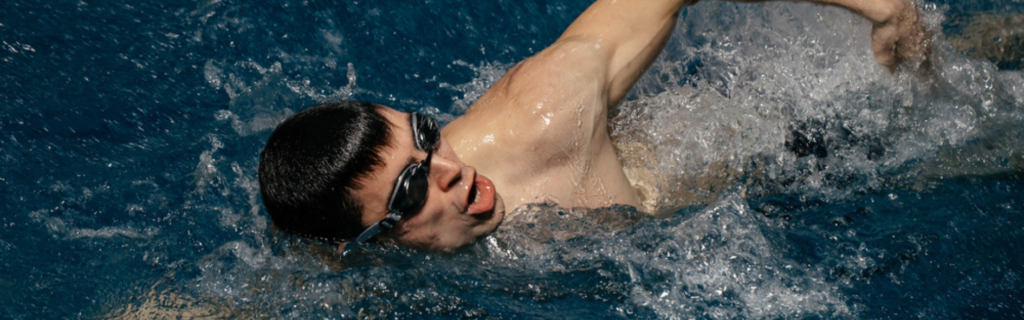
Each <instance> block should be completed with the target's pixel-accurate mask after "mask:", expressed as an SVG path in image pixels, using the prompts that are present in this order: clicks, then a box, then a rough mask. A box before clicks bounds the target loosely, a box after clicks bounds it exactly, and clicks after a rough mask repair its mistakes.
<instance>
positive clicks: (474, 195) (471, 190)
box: [468, 183, 480, 205]
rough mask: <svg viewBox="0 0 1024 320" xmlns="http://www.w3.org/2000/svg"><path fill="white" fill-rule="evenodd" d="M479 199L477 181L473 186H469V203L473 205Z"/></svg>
mask: <svg viewBox="0 0 1024 320" xmlns="http://www.w3.org/2000/svg"><path fill="white" fill-rule="evenodd" d="M477 201H480V192H477V190H476V183H474V184H473V187H471V188H469V203H468V204H469V205H473V204H474V203H476V202H477Z"/></svg>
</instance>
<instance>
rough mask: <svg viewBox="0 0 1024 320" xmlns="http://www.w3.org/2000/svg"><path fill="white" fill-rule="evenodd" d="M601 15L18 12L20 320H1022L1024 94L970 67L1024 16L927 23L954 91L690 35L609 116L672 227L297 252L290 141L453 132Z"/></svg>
mask: <svg viewBox="0 0 1024 320" xmlns="http://www.w3.org/2000/svg"><path fill="white" fill-rule="evenodd" d="M588 4H589V1H585V0H566V1H478V2H473V3H468V2H463V1H451V0H432V1H421V2H411V1H359V2H355V1H350V2H341V3H339V2H336V1H320V0H307V1H298V0H280V1H266V0H261V1H239V0H219V1H218V0H204V1H144V2H140V3H127V2H115V1H105V0H96V1H64V0H57V1H22V0H7V1H5V2H4V4H3V9H0V163H2V166H0V204H2V205H0V210H2V214H0V318H12V319H36V318H96V317H99V318H159V317H201V316H209V317H212V318H227V317H237V318H243V317H244V318H250V317H261V318H267V317H275V318H314V317H316V318H321V317H323V318H366V317H384V318H432V317H442V318H535V317H543V318H559V317H561V318H592V317H600V318H715V319H721V318H803V317H808V318H892V319H904V318H929V319H931V318H965V317H966V318H1022V317H1024V279H1022V276H1024V256H1022V255H1020V254H1019V252H1020V251H1021V250H1022V249H1024V197H1022V196H1021V195H1020V194H1021V191H1022V190H1024V175H1022V173H1024V147H1022V146H1024V143H1022V141H1024V129H1021V127H1022V125H1024V74H1022V72H1021V71H1020V62H1015V61H997V62H993V61H987V60H984V59H976V58H971V57H969V56H967V55H965V54H963V52H962V51H961V49H957V48H955V47H954V46H953V45H952V43H954V42H955V41H953V40H954V39H956V38H957V37H964V36H970V35H964V34H963V32H964V30H971V29H969V28H966V27H964V24H958V23H954V21H955V20H956V19H957V18H958V17H964V16H966V17H977V16H982V15H983V13H984V14H987V13H992V12H995V13H998V14H1000V15H1020V14H1024V2H1020V1H962V2H961V1H946V2H939V3H921V4H920V5H921V7H922V8H924V10H925V12H926V14H925V15H924V20H925V23H926V24H927V25H928V26H929V27H930V28H931V30H932V31H933V33H935V38H934V43H933V45H932V53H931V54H932V61H933V65H932V66H926V67H922V68H919V69H916V70H914V68H913V66H909V67H908V69H911V70H910V71H906V72H902V73H899V74H896V75H893V74H890V73H888V72H887V71H886V70H885V69H884V68H882V67H879V66H877V65H876V64H875V63H874V61H873V60H872V58H871V55H870V52H869V51H868V38H867V34H868V33H869V30H870V26H869V25H868V24H867V23H866V22H864V21H862V20H860V19H858V18H856V17H854V16H852V15H850V14H848V13H845V12H843V11H841V10H838V9H835V8H826V7H819V6H812V5H801V4H790V3H776V4H768V5H751V6H740V5H735V4H729V3H719V2H706V3H701V4H699V5H697V6H695V7H693V8H689V9H686V10H685V11H684V12H683V14H682V16H681V18H680V23H679V26H678V28H677V30H676V31H675V34H674V38H673V40H672V41H671V42H670V43H669V45H668V47H667V48H666V52H665V53H664V54H663V55H662V56H661V57H660V58H659V60H658V61H657V62H656V63H655V65H654V66H653V67H652V69H651V71H650V72H648V74H647V75H645V77H644V78H643V79H642V80H641V81H640V83H639V84H638V86H637V88H636V89H635V90H634V91H633V92H632V93H631V94H630V96H629V98H628V101H627V102H626V103H624V105H623V106H622V107H621V108H620V110H618V111H617V112H616V114H615V115H613V118H614V119H613V122H614V123H615V125H614V126H613V128H612V132H613V133H614V134H615V136H616V143H617V144H618V145H619V146H620V147H622V148H623V149H624V150H636V149H635V148H634V147H635V146H638V145H639V146H643V148H641V149H642V150H643V151H641V152H638V153H629V154H630V155H632V157H633V158H631V159H633V160H631V161H633V162H631V163H633V164H635V166H634V167H635V168H640V169H642V170H648V171H650V172H655V173H657V174H659V175H661V176H665V177H668V178H669V183H666V184H664V185H658V186H655V187H656V188H655V189H656V190H658V192H662V194H663V197H660V198H657V201H654V202H653V205H654V206H655V207H657V208H661V210H668V213H669V214H668V216H669V217H668V218H664V219H653V218H648V217H646V215H644V214H642V213H638V212H637V210H635V209H634V208H623V207H613V208H603V209H595V210H580V209H576V210H571V209H563V208H557V207H553V206H550V205H543V204H540V205H532V206H529V207H526V208H522V209H521V211H518V212H517V217H516V218H515V219H509V220H508V221H506V222H505V223H504V224H503V226H502V228H501V229H500V230H499V231H498V232H497V233H496V234H495V235H493V236H491V237H488V238H487V239H485V240H484V241H482V242H481V243H479V244H477V245H475V246H473V247H470V248H468V249H466V250H465V251H463V252H460V253H458V254H455V255H450V256H436V255H427V254H423V253H418V252H414V251H409V250H405V249H400V248H394V247H389V246H382V247H381V246H378V247H373V246H370V247H362V248H358V249H356V250H355V251H354V252H351V253H349V254H347V255H345V256H341V257H339V256H336V255H333V254H330V253H327V252H325V251H329V249H324V248H322V247H320V246H318V245H316V244H310V243H305V242H302V241H291V239H288V238H287V237H284V236H280V235H275V233H274V232H273V231H272V230H271V228H270V227H269V222H268V219H267V216H266V214H265V213H264V212H263V211H262V206H261V202H260V200H259V196H258V194H259V191H258V188H257V183H256V165H257V159H258V154H259V152H260V150H261V148H262V146H263V144H264V142H265V140H266V138H267V136H268V135H269V134H270V131H271V129H272V128H273V127H274V126H275V125H276V124H277V123H278V122H280V121H281V120H283V119H284V118H285V117H287V116H288V115H290V114H292V113H294V112H296V111H298V110H301V108H302V107H303V106H306V105H310V104H313V103H317V102H322V101H329V100H336V99H362V100H370V101H374V102H379V103H384V104H388V105H390V106H393V107H395V108H397V109H400V110H418V111H421V112H425V113H430V114H433V115H435V116H437V117H438V118H439V119H441V120H442V121H450V119H452V118H454V117H455V116H457V115H459V114H461V113H462V112H463V111H464V110H465V108H466V107H467V106H468V105H469V104H471V103H472V101H473V100H474V99H475V98H476V97H479V95H480V94H481V93H482V92H483V91H484V90H485V89H486V88H487V86H488V85H489V84H490V83H492V82H493V81H495V80H496V79H497V78H499V77H500V76H501V75H502V73H503V72H504V70H506V69H507V68H509V67H510V66H511V65H512V64H513V63H515V62H516V61H519V60H521V59H523V58H525V57H528V56H530V55H531V54H533V53H536V52H537V51H539V50H541V49H543V48H544V47H545V46H546V45H547V44H549V43H550V42H552V41H553V40H554V39H555V38H556V37H557V36H558V34H559V33H560V32H561V30H562V29H563V28H565V26H566V25H568V23H570V22H571V21H572V19H573V18H574V17H575V16H576V15H578V14H579V13H580V12H582V10H583V9H585V7H586V6H587V5H588ZM1018 41H1019V40H1018ZM798 135H803V136H806V137H807V138H806V139H808V140H812V143H810V146H808V148H809V149H808V150H811V152H805V153H802V154H798V153H799V152H798V153H794V152H793V151H791V150H790V149H794V148H793V147H792V145H793V144H795V143H797V142H794V141H795V140H794V139H796V138H794V137H796V136H798ZM787 143H788V144H790V147H787ZM631 148H632V149H631ZM633 152H635V151H633ZM627 153H628V152H627ZM680 208H681V209H680Z"/></svg>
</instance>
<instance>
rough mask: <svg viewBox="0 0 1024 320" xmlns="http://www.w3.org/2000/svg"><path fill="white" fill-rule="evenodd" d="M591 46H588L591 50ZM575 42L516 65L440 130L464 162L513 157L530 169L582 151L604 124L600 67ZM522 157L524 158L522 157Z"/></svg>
mask: <svg viewBox="0 0 1024 320" xmlns="http://www.w3.org/2000/svg"><path fill="white" fill-rule="evenodd" d="M591 48H592V47H591ZM591 48H588V45H587V44H585V43H582V42H574V41H560V42H558V43H555V44H554V45H552V46H551V47H548V48H547V49H545V50H544V51H542V52H540V53H538V54H537V55H535V56H533V57H531V58H529V59H526V60H524V61H522V62H520V63H519V64H517V65H516V66H515V67H513V68H512V69H509V71H508V72H507V73H506V74H505V76H503V77H502V78H501V79H500V80H499V81H498V82H497V83H495V84H494V85H493V86H492V87H491V88H490V89H489V90H488V91H487V93H485V94H484V95H483V96H482V97H481V98H480V99H479V100H477V101H476V102H475V103H474V104H473V106H472V107H470V109H469V110H468V111H466V114H464V115H463V116H461V117H459V118H458V119H456V120H455V121H453V122H452V123H450V124H449V125H448V126H446V127H445V129H444V134H445V137H446V138H447V139H448V140H449V142H450V143H451V144H452V146H453V148H455V149H456V152H459V151H460V150H462V151H463V152H460V153H461V154H460V157H463V158H464V159H465V160H467V162H471V161H473V160H474V159H480V160H483V159H484V158H486V159H488V161H490V162H493V158H496V157H500V156H513V155H515V156H517V158H519V159H520V160H519V161H521V162H529V161H531V160H533V159H536V161H542V162H543V163H540V164H536V165H530V164H528V163H521V164H524V165H520V166H517V167H518V168H523V170H537V169H541V168H546V167H551V166H553V165H558V164H559V163H564V161H567V160H569V159H570V158H572V157H575V156H576V155H578V154H579V153H581V152H582V153H586V152H587V149H588V148H591V147H593V146H594V144H593V143H591V142H592V141H591V140H593V139H595V135H597V136H603V135H604V134H603V133H604V131H605V130H606V126H607V102H606V101H607V97H606V96H605V95H606V93H605V91H606V90H604V85H605V83H606V81H605V76H606V75H605V74H603V69H602V68H599V67H594V66H593V65H595V64H594V63H592V62H593V61H589V60H592V59H597V58H598V57H596V56H595V55H597V53H595V51H593V50H591ZM525 155H530V157H523V156H525Z"/></svg>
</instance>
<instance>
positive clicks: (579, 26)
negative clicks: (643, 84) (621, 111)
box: [553, 0, 697, 105]
mask: <svg viewBox="0 0 1024 320" xmlns="http://www.w3.org/2000/svg"><path fill="white" fill-rule="evenodd" d="M696 2H697V1H696V0H598V1H596V2H594V3H593V4H592V5H591V6H590V7H589V8H587V10H586V11H584V12H583V13H582V14H581V15H580V16H579V18H577V19H576V20H575V21H574V22H573V23H572V24H571V25H570V26H569V27H568V28H567V29H566V30H565V32H564V33H562V36H561V37H559V38H558V41H556V45H555V46H553V47H556V46H558V45H557V44H558V43H570V42H571V43H578V44H587V45H588V46H589V47H590V48H593V50H592V51H590V53H580V52H577V53H576V54H579V57H580V60H579V61H580V62H581V63H586V64H590V63H593V64H597V65H601V66H602V68H601V69H602V70H605V81H606V84H607V86H606V93H607V94H608V102H609V105H615V104H616V103H617V102H618V101H619V100H621V99H622V97H624V96H625V94H626V93H627V92H629V90H630V88H632V86H633V84H634V83H635V82H636V80H637V79H638V78H639V77H640V76H641V75H642V74H643V72H644V71H645V70H646V69H647V67H649V66H650V64H651V62H653V61H654V58H656V57H657V56H658V53H659V52H661V49H662V48H663V47H664V46H665V43H666V42H667V41H668V38H669V37H670V36H671V35H672V30H673V29H674V27H675V23H676V16H677V14H678V13H679V10H680V9H682V8H683V7H686V6H688V5H692V4H694V3H696ZM570 47H573V46H570Z"/></svg>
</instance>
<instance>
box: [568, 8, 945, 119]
mask: <svg viewBox="0 0 1024 320" xmlns="http://www.w3.org/2000/svg"><path fill="white" fill-rule="evenodd" d="M728 1H735V2H747V3H754V2H765V1H769V0H728ZM805 1H807V2H812V3H817V4H822V5H833V6H838V7H842V8H846V9H848V10H850V11H851V12H853V13H856V14H858V15H860V16H862V17H864V18H866V19H868V20H869V21H871V22H872V24H873V29H872V33H871V38H872V39H871V40H872V41H871V49H872V52H873V53H874V56H875V59H876V60H877V61H878V63H880V64H882V65H884V66H888V67H892V66H893V65H895V64H896V63H898V62H899V61H901V60H904V59H917V58H920V56H921V54H922V51H924V49H923V47H924V45H923V39H924V38H925V37H926V32H925V31H924V28H923V27H921V24H920V22H919V21H918V15H917V9H916V8H915V7H914V4H913V3H912V2H911V0H805ZM696 2H697V0H640V1H629V0H599V1H596V2H595V3H594V4H593V5H591V6H590V8H588V9H587V10H586V11H585V12H583V14H582V15H580V17H579V18H577V19H576V21H575V22H573V23H572V25H570V26H569V28H568V29H566V31H565V32H564V33H563V34H562V36H561V37H559V39H558V40H557V41H556V42H555V45H553V47H556V45H558V44H560V43H567V42H576V43H586V44H589V45H592V46H593V47H595V48H596V52H590V53H585V54H583V55H582V56H583V57H581V59H580V61H581V63H596V64H599V65H601V66H602V67H603V68H604V71H605V76H606V78H605V81H606V83H607V86H606V88H605V89H606V91H607V99H608V100H607V101H608V106H614V105H615V104H617V103H618V102H619V101H620V100H622V98H623V97H624V96H625V95H626V93H628V92H629V90H630V88H632V86H633V84H634V83H635V82H636V81H637V79H639V77H640V76H641V75H642V74H643V72H644V71H645V70H646V69H647V67H649V66H650V64H651V62H653V61H654V59H655V58H656V57H657V55H658V53H659V52H661V49H662V48H663V47H664V46H665V43H666V42H667V41H668V38H669V36H670V35H671V33H672V30H673V28H674V26H675V22H676V15H677V13H678V12H679V10H680V9H681V8H683V7H685V6H689V5H692V4H694V3H696Z"/></svg>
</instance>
